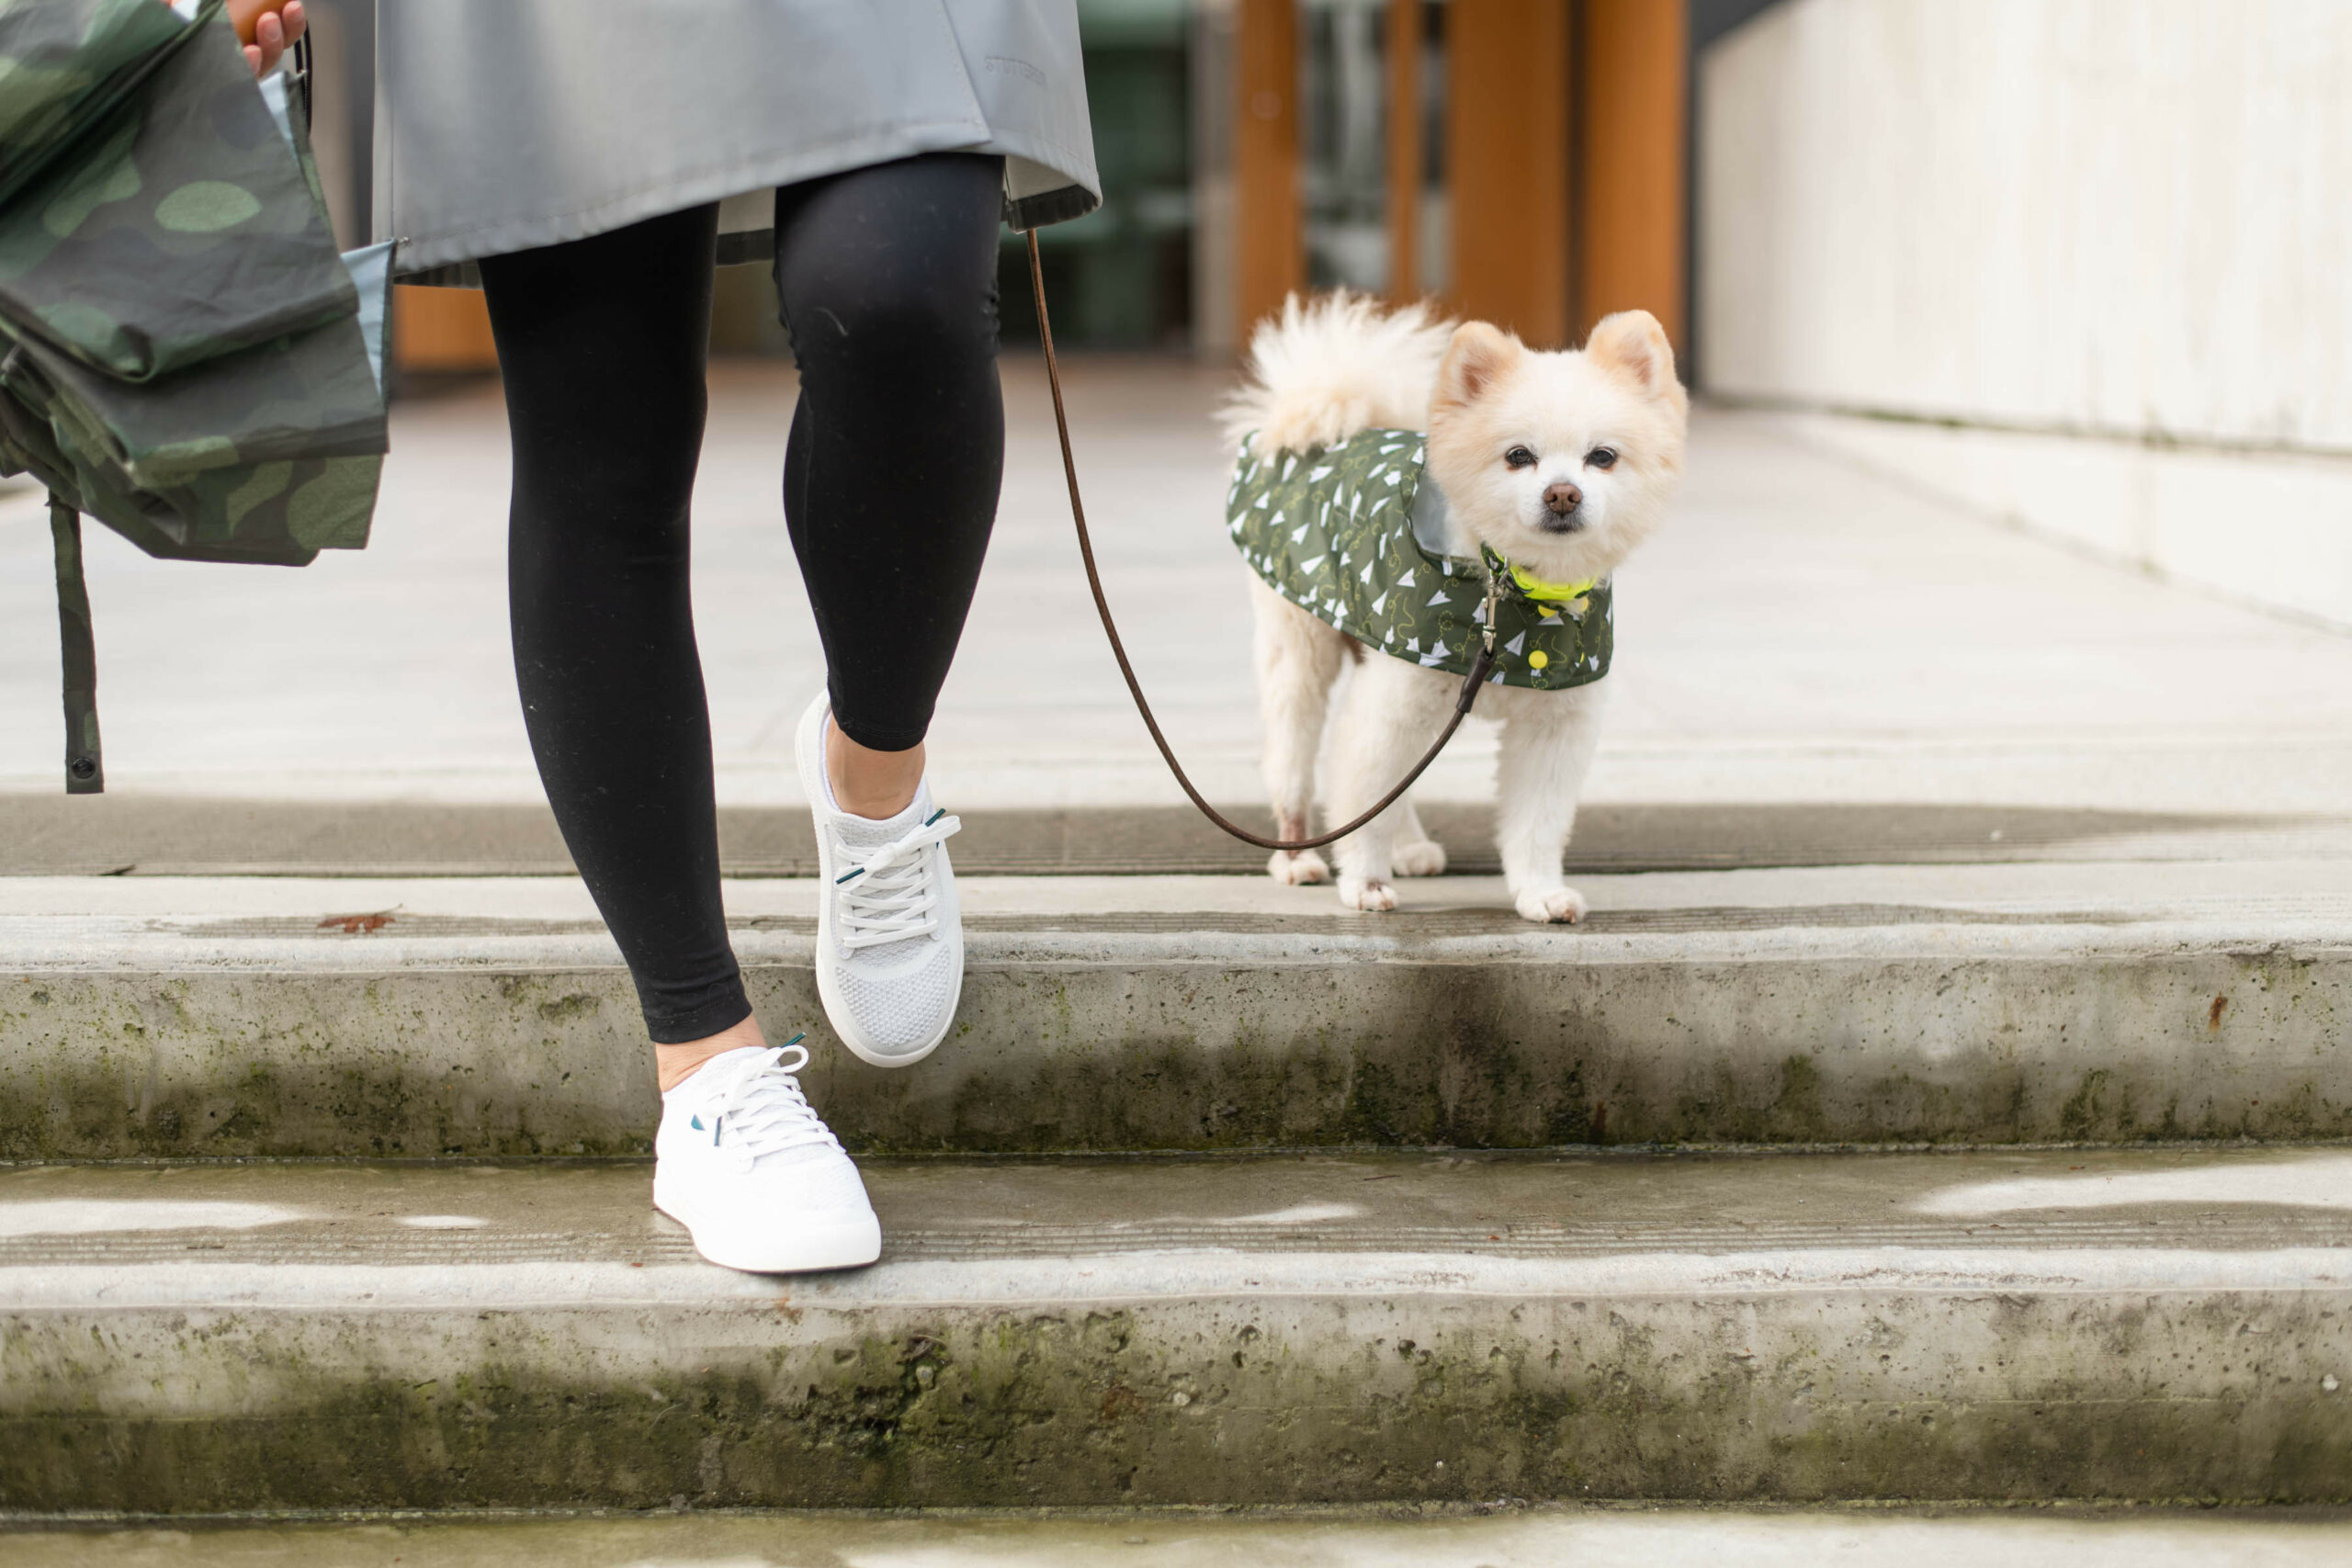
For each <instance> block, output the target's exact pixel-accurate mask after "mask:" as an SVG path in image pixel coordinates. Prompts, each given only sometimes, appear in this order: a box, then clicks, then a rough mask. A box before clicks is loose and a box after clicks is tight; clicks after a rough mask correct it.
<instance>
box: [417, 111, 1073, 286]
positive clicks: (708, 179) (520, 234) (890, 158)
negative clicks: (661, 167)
mask: <svg viewBox="0 0 2352 1568" xmlns="http://www.w3.org/2000/svg"><path fill="white" fill-rule="evenodd" d="M971 130H972V125H971V122H970V121H969V120H965V119H956V120H944V121H940V122H937V123H935V124H933V125H930V126H920V125H918V126H909V125H904V124H900V125H894V126H892V127H891V128H890V129H889V130H887V131H880V132H868V133H865V134H863V135H859V136H855V137H852V138H848V139H845V140H843V141H838V142H835V143H833V144H832V145H831V146H828V147H824V148H821V149H819V150H816V151H813V152H812V151H809V150H806V149H802V150H797V151H795V152H790V153H788V154H786V155H785V156H782V157H776V158H769V159H765V160H760V159H752V160H741V161H737V162H733V163H729V164H727V165H725V166H724V167H723V168H720V169H717V170H712V171H708V172H706V173H703V174H700V175H695V176H693V177H691V178H687V179H678V180H665V181H663V182H662V184H661V185H660V186H650V187H647V188H645V189H641V190H635V191H628V192H625V193H623V194H622V195H620V196H617V197H610V198H608V199H605V200H603V201H599V202H596V203H594V205H592V206H589V207H586V208H582V209H578V210H576V211H572V212H534V213H518V214H515V215H514V216H511V217H507V218H502V219H501V220H499V221H497V222H496V223H492V224H486V225H484V226H482V227H481V228H478V229H475V230H472V231H468V232H463V233H457V234H446V235H439V236H436V237H435V239H434V240H433V241H432V242H430V243H426V244H423V245H419V246H417V247H415V249H414V250H413V251H412V250H411V249H410V247H409V246H408V244H407V243H401V245H400V247H399V248H398V250H397V251H396V252H395V254H398V255H400V256H401V261H400V263H399V265H397V267H396V269H395V276H397V277H398V279H399V281H401V283H405V284H413V285H421V286H425V287H435V288H481V268H480V267H478V266H477V265H474V264H475V263H476V262H477V261H479V260H480V259H481V257H483V256H496V255H505V254H509V253H510V252H514V251H524V250H537V249H539V248H540V247H542V246H545V245H554V244H561V243H564V242H566V241H569V240H584V239H586V238H588V237H589V236H591V235H594V234H604V233H609V232H611V231H614V230H616V229H625V228H627V227H628V225H630V224H632V223H641V222H643V221H644V220H647V219H649V218H659V217H661V216H662V215H663V214H664V213H670V212H682V211H684V210H685V209H687V208H690V207H700V206H702V205H703V204H705V203H706V202H713V201H724V200H726V199H728V198H729V197H736V196H742V195H746V194H750V193H755V192H758V191H762V190H767V189H772V188H774V187H775V186H788V185H797V184H798V183H800V182H801V181H804V180H814V179H822V178H824V177H825V176H826V175H838V174H843V173H846V172H847V171H849V170H851V169H864V168H870V167H872V166H873V165H875V164H891V163H896V162H898V161H899V159H901V158H912V157H916V156H919V155H920V154H922V153H925V152H981V153H990V152H993V153H1001V154H1005V155H1007V156H1008V157H1011V158H1021V159H1025V160H1026V161H1027V162H1028V163H1029V164H1032V165H1033V166H1035V169H1037V170H1041V171H1043V172H1045V173H1046V174H1048V175H1060V171H1061V170H1063V169H1066V168H1069V167H1072V166H1078V167H1084V166H1087V163H1088V161H1087V160H1084V159H1080V158H1078V157H1076V156H1074V155H1073V154H1072V153H1070V152H1069V151H1068V150H1067V149H1065V148H1061V147H1057V146H1055V145H1053V144H1052V143H1050V142H1047V141H1045V140H1044V139H1043V138H1040V137H1035V136H1026V135H1020V134H1014V135H1008V136H999V137H992V138H990V139H989V140H988V141H982V142H975V141H971V140H969V138H970V133H971ZM943 133H952V134H953V136H954V137H955V140H949V139H948V136H947V135H946V134H943ZM1033 177H1034V176H1033ZM1060 177H1062V178H1065V179H1067V178H1069V176H1068V175H1060ZM1010 183H1011V182H1010V181H1008V185H1009V184H1010ZM1102 205H1103V197H1102V193H1101V192H1099V191H1096V190H1093V189H1091V188H1090V187H1089V186H1085V185H1083V184H1081V183H1080V182H1079V181H1078V180H1075V179H1070V180H1069V183H1068V184H1066V185H1060V186H1053V187H1051V188H1049V189H1046V190H1043V191H1037V192H1035V193H1033V194H1029V195H1025V196H1022V197H1014V196H1013V195H1012V193H1011V191H1010V190H1008V191H1007V193H1006V196H1005V203H1004V220H1005V221H1006V222H1007V223H1009V224H1011V225H1012V228H1013V229H1014V230H1015V231H1027V230H1030V229H1039V228H1044V227H1046V225H1048V224H1052V223H1064V222H1068V221H1069V220H1071V219H1074V218H1083V217H1085V216H1086V215H1087V214H1088V213H1090V212H1091V211H1093V210H1094V209H1096V208H1098V207H1100V206H1102ZM774 254H775V233H774V231H772V230H771V229H769V228H768V227H766V226H764V225H763V226H762V227H760V228H757V229H741V230H735V231H729V232H727V233H723V234H721V235H719V237H718V265H721V266H732V265H747V264H750V263H754V262H764V261H767V260H768V259H770V258H771V257H772V256H773V255H774Z"/></svg>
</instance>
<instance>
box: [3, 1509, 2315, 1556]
mask: <svg viewBox="0 0 2352 1568" xmlns="http://www.w3.org/2000/svg"><path fill="white" fill-rule="evenodd" d="M0 1550H5V1551H6V1555H7V1558H8V1561H9V1562H10V1563H11V1564H13V1565H15V1568H69V1565H70V1568H82V1564H84V1563H85V1562H89V1561H90V1560H91V1559H92V1558H93V1557H94V1556H100V1557H103V1559H104V1560H105V1561H106V1562H107V1563H109V1564H111V1565H114V1568H262V1565H265V1564H266V1565H267V1568H280V1565H282V1564H284V1563H286V1562H301V1563H304V1564H306V1565H307V1568H385V1565H386V1564H389V1563H392V1562H399V1563H402V1564H405V1565H406V1568H646V1565H647V1564H649V1563H662V1564H664V1565H667V1568H685V1565H690V1564H710V1565H713V1568H716V1565H718V1564H722V1563H724V1564H729V1565H732V1568H783V1565H785V1564H792V1565H795V1568H797V1565H799V1564H810V1565H815V1564H824V1565H826V1568H849V1565H854V1568H1013V1565H1017V1568H1094V1565H1095V1564H1098V1563H1101V1562H1104V1561H1105V1560H1110V1561H1114V1562H1121V1563H1128V1564H1134V1565H1135V1568H1233V1565H1234V1564H1236V1563H1250V1564H1262V1565H1267V1568H1559V1565H1560V1564H1563V1563H1574V1564H1576V1565H1577V1568H1658V1565H1659V1564H1661V1563H1665V1564H1675V1563H1689V1562H1737V1563H1739V1564H1741V1565H1742V1568H1815V1564H1818V1563H1821V1562H1837V1563H1839V1564H1841V1565H1847V1568H1985V1564H1986V1563H1988V1562H1998V1563H2001V1564H2004V1565H2005V1568H2211V1565H2212V1564H2214V1563H2217V1562H2228V1563H2231V1564H2233V1565H2236V1568H2336V1565H2337V1564H2340V1563H2342V1562H2344V1561H2345V1560H2346V1557H2348V1556H2352V1520H2347V1519H2346V1517H2343V1516H2342V1515H2341V1514H2340V1513H2335V1512H2305V1511H2301V1510H2299V1511H2297V1512H2295V1513H2293V1514H2286V1515H2283V1516H2282V1514H2281V1513H2280V1511H2278V1510H2276V1509H2272V1510H2266V1511H2264V1512H2261V1513H2255V1512H2251V1511H2242V1510H2199V1511H2198V1512H2194V1513H2190V1512H2187V1511H2182V1510H2174V1509H2154V1508H2111V1507H2109V1508H2047V1507H2045V1508H2036V1509H2033V1510H2031V1511H2013V1510H2003V1511H1998V1512H1994V1511H1974V1510H1954V1509H1939V1510H1937V1511H1935V1512H1933V1513H1925V1514H1923V1513H1918V1512H1909V1511H1895V1510H1890V1509H1884V1508H1871V1509H1869V1510H1868V1511H1861V1510H1843V1511H1837V1512H1807V1513H1795V1512H1781V1511H1777V1510H1775V1511H1771V1512H1763V1511H1742V1510H1734V1509H1725V1508H1705V1509H1700V1508H1677V1509H1665V1510H1660V1509H1657V1508H1648V1507H1645V1508H1642V1509H1640V1510H1638V1511H1636V1510H1634V1509H1625V1508H1596V1507H1558V1506H1539V1507H1520V1508H1510V1509H1503V1510H1492V1511H1490V1510H1485V1509H1481V1510H1476V1511H1473V1510H1469V1509H1460V1508H1455V1509H1424V1508H1414V1509H1410V1510H1406V1509H1393V1508H1392V1509H1383V1510H1377V1511H1374V1510H1364V1509H1348V1510H1340V1509H1321V1508H1317V1509H1282V1510H1273V1509H1252V1510H1249V1511H1246V1512H1234V1513H1225V1512H1220V1513H1215V1514H1210V1513H1203V1512H1196V1511H1192V1510H1174V1509H1116V1510H1102V1511H1094V1510H1089V1511H1087V1512H1084V1513H1077V1514H1070V1513H1062V1514H1051V1515H1045V1516H1042V1517H1041V1516H1038V1515H1035V1514H1031V1513H1027V1512H1025V1511H1024V1512H1022V1513H1012V1514H1006V1515H1000V1516H995V1517H990V1516H987V1515H979V1516H975V1515H971V1514H956V1515H952V1516H948V1517H905V1516H897V1517H884V1516H866V1517H860V1516H856V1515H850V1516H842V1515H839V1514H814V1515H811V1514H786V1515H767V1516H757V1517H742V1516H741V1515H718V1516H711V1515H701V1516H696V1515H692V1514H689V1515H685V1516H683V1517H650V1518H595V1519H576V1518H563V1519H529V1520H523V1519H504V1520H465V1521H426V1520H422V1519H416V1518H384V1519H368V1520H356V1521H349V1522H342V1523H333V1524H328V1523H270V1524H258V1525H257V1524H253V1523H239V1524H229V1525H210V1526H204V1525H199V1526H195V1527H192V1528H188V1529H160V1528H156V1527H154V1526H152V1525H142V1526H139V1527H135V1528H124V1527H121V1526H113V1527H107V1526H93V1525H88V1524H84V1525H80V1526H48V1527H36V1528H35V1529H33V1530H30V1531H27V1532H23V1533H17V1534H10V1535H0Z"/></svg>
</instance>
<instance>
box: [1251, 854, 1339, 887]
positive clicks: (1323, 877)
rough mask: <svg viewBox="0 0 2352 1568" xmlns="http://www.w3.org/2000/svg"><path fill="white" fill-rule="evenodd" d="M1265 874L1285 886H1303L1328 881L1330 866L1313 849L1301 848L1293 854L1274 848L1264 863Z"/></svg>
mask: <svg viewBox="0 0 2352 1568" xmlns="http://www.w3.org/2000/svg"><path fill="white" fill-rule="evenodd" d="M1266 874H1267V875H1269V876H1271V877H1272V878H1273V879H1274V880H1275V881H1276V882H1279V883H1281V884H1282V885H1283V886H1285V887H1305V886H1308V885H1310V884H1313V883H1318V882H1329V881H1330V880H1331V868H1330V866H1329V864H1327V863H1325V862H1324V859H1323V857H1322V856H1321V855H1319V854H1317V853H1316V852H1314V851H1313V850H1301V851H1299V852H1297V853H1295V854H1293V853H1291V852H1289V851H1287V850H1276V851H1275V852H1274V858H1273V859H1272V860H1270V861H1268V862H1267V863H1266Z"/></svg>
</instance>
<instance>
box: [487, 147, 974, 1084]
mask: <svg viewBox="0 0 2352 1568" xmlns="http://www.w3.org/2000/svg"><path fill="white" fill-rule="evenodd" d="M1001 177H1002V164H1001V160H999V159H997V158H995V157H981V156H976V155H972V154H964V153H943V154H936V155H932V156H927V157H922V158H913V159H909V160H907V161H905V162H903V163H897V164H881V165H877V166H876V167H874V168H868V169H859V170H855V171H853V172H851V173H849V174H845V175H835V176H832V177H831V178H828V179H821V180H812V181H810V182H809V183H808V184H805V185H797V186H786V188H784V189H782V190H779V191H777V192H776V197H775V231H776V259H775V276H776V285H777V288H778V291H779V293H780V294H781V296H782V299H783V307H784V322H785V326H786V329H787V330H788V331H789V332H790V333H791V336H792V347H793V352H794V354H795V355H796V356H797V359H798V360H799V364H800V403H799V407H798V409H797V412H795V413H794V415H793V420H792V434H791V439H790V441H789V443H788V445H787V447H786V455H785V482H784V506H785V516H786V523H787V525H788V526H789V527H790V529H791V532H792V546H793V549H794V551H795V552H796V553H797V555H798V556H799V558H800V574H801V577H802V579H803V580H804V581H806V582H807V584H808V588H809V604H810V605H811V607H812V608H813V609H814V610H815V612H816V619H817V630H818V634H819V636H820V637H821V638H822V640H823V642H824V647H825V660H826V664H827V667H828V669H829V671H830V676H829V685H830V689H831V695H832V703H833V714H834V717H835V719H836V720H837V721H838V722H839V723H840V725H841V727H842V731H843V733H845V734H847V735H848V736H849V737H850V738H851V739H854V740H855V741H857V742H858V743H859V744H860V745H864V746H871V747H875V748H876V749H878V750H905V749H906V748H908V747H910V746H913V745H915V744H916V743H917V742H919V741H921V740H922V737H923V732H924V730H925V729H926V728H928V727H929V725H930V722H931V715H932V708H933V704H934V703H935V702H936V700H937V698H938V695H939V687H940V683H941V682H943V681H944V680H945V679H946V676H947V666H948V662H949V660H951V659H953V658H954V656H955V652H956V638H957V637H958V636H959V635H960V634H961V632H962V631H963V627H964V616H965V613H966V611H967V610H968V609H969V608H970V605H971V602H972V590H973V587H974V585H975V584H976V583H977V581H978V578H979V570H980V559H981V557H982V556H983V555H984V554H985V553H986V551H987V548H988V539H989V525H990V524H991V523H992V522H993V521H994V519H995V516H996V502H997V489H998V484H999V481H1000V479H1001V476H1002V470H1003V463H1004V407H1003V402H1002V399H1001V391H1000V389H999V386H998V382H997V374H996V333H997V320H996V235H997V220H998V215H999V211H1000V204H1001ZM717 227H718V209H717V208H715V207H698V208H695V209H690V210H687V211H684V212H679V213H673V214H671V215H670V216H667V217H663V218H655V219H651V220H648V221H646V222H643V223H639V224H635V225H633V226H631V227H629V228H627V229H622V230H617V231H614V232H611V233H606V234H599V235H596V236H594V237H592V238H590V239H585V240H578V241H573V242H571V243H566V244H560V245H550V246H548V247H547V248H545V249H543V250H536V251H525V252H521V253H518V254H512V255H503V256H494V257H491V258H489V259H486V260H485V261H483V262H482V264H481V274H482V283H483V287H484V289H485V291H486V292H487V294H488V295H489V299H490V319H491V327H492V332H493V333H495V335H496V337H497V340H498V361H499V365H500V367H501V368H502V369H503V372H504V373H505V379H506V410H507V418H508V423H509V424H510V426H511V428H512V431H513V439H514V446H515V498H514V506H513V511H512V513H511V516H510V520H509V531H508V554H507V588H508V595H509V601H510V604H511V605H512V610H513V616H514V633H515V678H516V681H517V682H518V683H519V685H520V686H521V689H522V696H523V713H524V718H525V721H526V725H527V726H528V728H529V730H530V735H531V750H532V751H533V753H534V754H535V755H536V756H537V759H538V764H539V776H540V778H541V779H542V780H543V781H545V783H546V785H547V792H548V801H549V803H550V804H551V805H553V807H555V815H556V820H557V822H558V823H560V825H561V827H562V829H563V837H564V842H565V843H566V844H568V845H569V846H570V847H571V855H572V859H573V860H574V861H575V862H576V863H578V865H579V867H580V874H581V875H582V877H583V878H585V879H586V881H587V884H588V889H589V892H590V893H591V894H593V895H594V897H595V900H596V907H597V908H598V909H600V910H601V911H603V913H604V917H605V923H606V924H607V925H609V926H610V927H611V928H612V931H613V935H614V937H615V939H616V940H617V941H618V942H619V943H620V949H621V953H622V954H623V956H624V957H626V958H627V959H628V965H629V972H630V974H631V975H632V976H634V977H635V979H636V981H637V989H638V997H639V1000H640V1001H641V1002H642V1004H643V1006H644V1010H645V1021H646V1027H647V1029H648V1030H649V1031H650V1032H651V1034H652V1036H653V1038H654V1039H655V1040H657V1041H661V1042H664V1043H676V1042H681V1041H688V1040H697V1039H700V1038H702V1037H703V1036H705V1035H709V1034H715V1033H717V1032H719V1031H720V1030H722V1029H725V1028H727V1027H729V1025H731V1024H734V1023H738V1022H740V1021H742V1020H743V1019H744V1018H745V1017H747V1016H749V1014H750V1012H751V1004H750V1003H749V1002H748V1001H747V1000H746V999H745V998H744V994H743V985H742V979H741V976H740V974H739V973H738V971H737V969H736V964H735V955H734V953H733V952H732V951H731V950H730V949H729V945H728V942H727V923H726V919H725V915H724V912H723V911H722V909H721V908H720V905H719V895H718V818H717V810H716V807H715V806H714V804H713V801H712V784H711V757H710V716H709V712H708V709H707V706H706V705H705V702H704V698H703V683H702V663H701V660H700V658H699V657H698V656H697V654H696V652H695V630H694V609H693V604H692V602H691V599H690V596H689V592H688V588H687V572H686V564H687V555H688V524H687V503H688V500H689V498H690V496H691V494H692V491H693V489H694V479H695V460H696V458H697V457H698V456H699V453H700V449H701V446H702V432H703V414H704V407H705V402H706V398H705V392H704V388H703V368H704V361H705V359H706V357H707V347H708V342H709V334H710V296H711V273H712V264H713V257H714V254H715V250H714V247H715V243H716V236H717Z"/></svg>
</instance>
